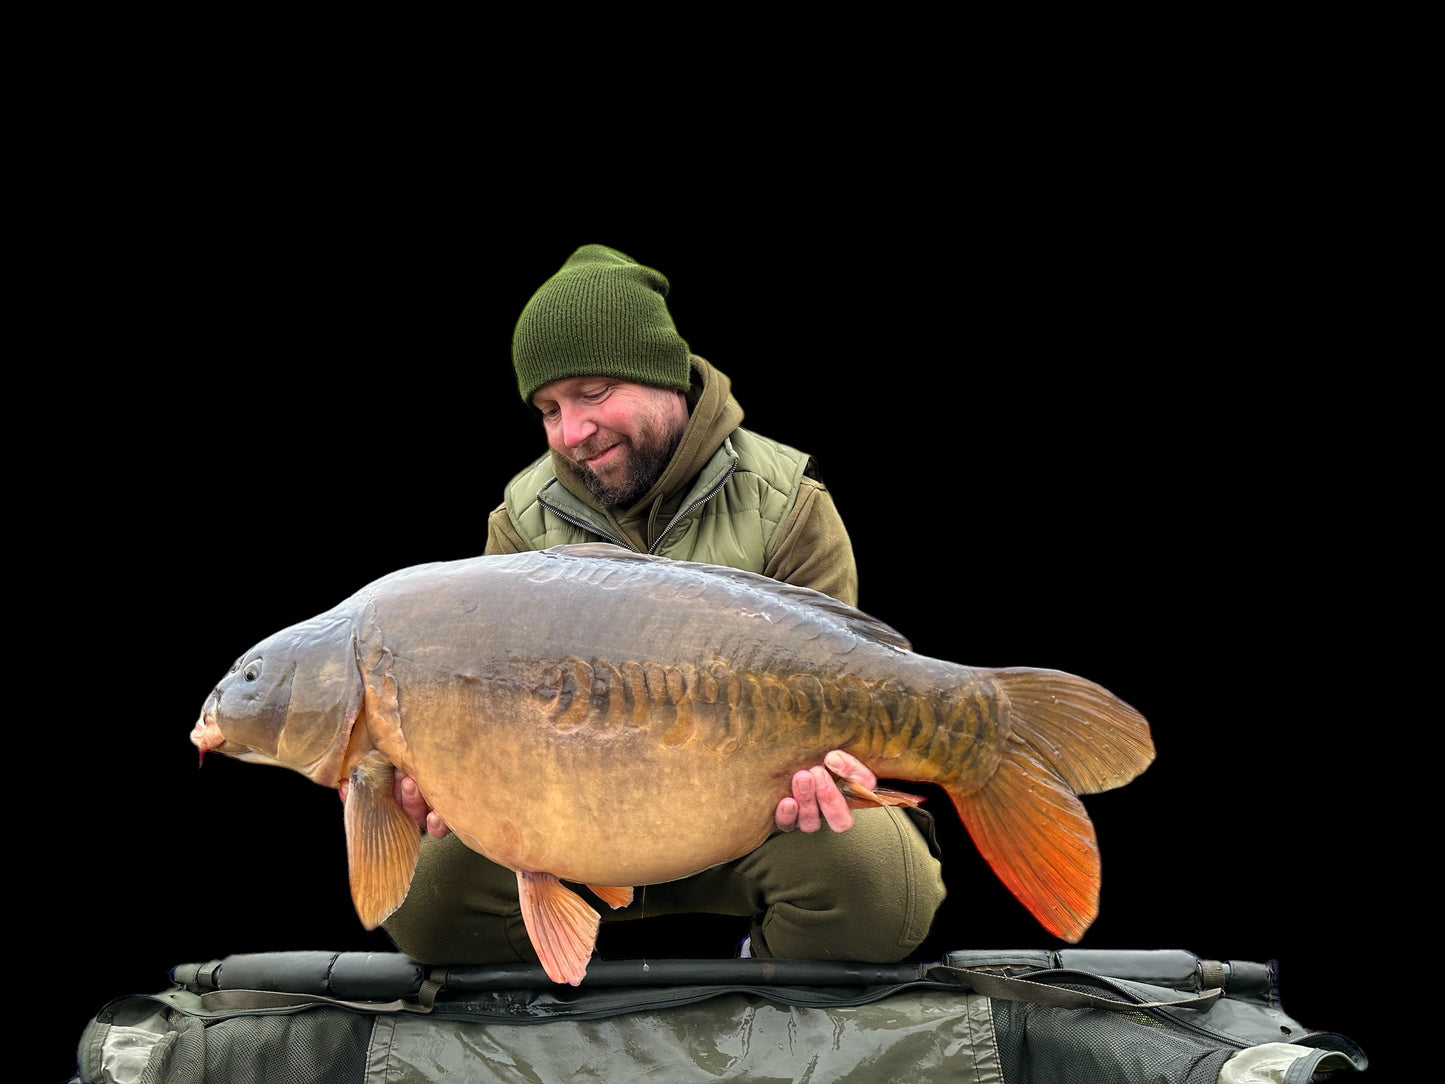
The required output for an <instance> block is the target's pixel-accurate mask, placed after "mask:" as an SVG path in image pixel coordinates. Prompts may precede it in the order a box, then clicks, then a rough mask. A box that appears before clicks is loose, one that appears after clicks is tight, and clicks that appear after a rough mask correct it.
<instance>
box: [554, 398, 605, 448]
mask: <svg viewBox="0 0 1445 1084" xmlns="http://www.w3.org/2000/svg"><path fill="white" fill-rule="evenodd" d="M561 413H562V444H563V446H564V447H567V448H575V447H577V445H579V444H581V443H582V442H583V441H584V440H586V439H587V438H588V437H590V436H591V435H592V434H593V433H595V432H597V423H596V422H595V421H593V420H592V413H591V411H589V410H587V409H586V408H585V407H577V406H564V407H562V408H561Z"/></svg>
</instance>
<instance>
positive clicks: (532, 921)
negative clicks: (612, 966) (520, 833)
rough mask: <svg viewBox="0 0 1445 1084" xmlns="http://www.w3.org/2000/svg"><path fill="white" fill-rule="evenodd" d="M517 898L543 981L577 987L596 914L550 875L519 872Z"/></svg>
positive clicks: (592, 942) (590, 945)
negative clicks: (535, 951) (540, 965)
mask: <svg viewBox="0 0 1445 1084" xmlns="http://www.w3.org/2000/svg"><path fill="white" fill-rule="evenodd" d="M628 891H629V894H630V892H631V890H630V889H629V890H628ZM517 896H518V897H519V898H520V900H521V903H522V922H523V923H524V924H525V925H526V927H527V936H528V937H529V938H531V940H532V947H533V948H534V949H536V950H537V958H538V959H539V960H541V961H542V968H543V970H544V971H546V972H547V977H548V978H549V979H551V980H552V981H553V982H565V983H568V984H569V985H572V986H578V985H580V984H581V982H582V977H583V976H584V975H586V974H587V962H588V961H589V960H590V959H592V950H593V948H594V947H596V945H597V927H598V924H599V921H600V920H599V918H598V916H597V912H596V911H594V910H592V908H591V907H589V906H587V901H586V900H584V899H583V898H582V897H581V896H579V895H577V893H575V892H573V891H572V890H571V889H570V888H567V887H566V886H564V885H563V884H562V882H561V881H559V880H557V878H556V877H554V876H552V874H550V873H531V872H529V871H527V870H522V869H519V870H518V871H517Z"/></svg>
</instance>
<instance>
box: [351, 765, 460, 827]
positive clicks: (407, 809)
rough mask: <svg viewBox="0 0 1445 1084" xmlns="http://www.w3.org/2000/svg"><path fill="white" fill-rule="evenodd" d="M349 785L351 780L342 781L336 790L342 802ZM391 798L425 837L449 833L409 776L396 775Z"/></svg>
mask: <svg viewBox="0 0 1445 1084" xmlns="http://www.w3.org/2000/svg"><path fill="white" fill-rule="evenodd" d="M350 783H351V780H349V779H343V780H342V781H341V786H339V787H337V788H336V789H337V791H338V792H339V793H340V794H341V800H342V801H343V802H344V801H346V795H347V792H348V791H349V790H350V789H351V788H350ZM391 796H392V797H393V798H395V799H396V804H397V805H399V806H401V809H402V812H403V813H405V814H406V815H407V816H408V817H410V818H411V819H412V820H413V821H415V822H416V826H417V828H418V829H419V830H420V829H425V830H426V833H427V835H429V836H436V837H437V839H441V838H442V836H444V835H446V834H447V833H448V832H450V831H451V829H450V828H448V827H447V826H446V824H445V823H444V822H443V821H442V819H441V818H440V817H439V816H437V815H436V814H435V813H433V812H432V808H431V806H429V805H427V800H426V799H425V798H423V797H422V793H421V788H420V787H418V786H417V785H416V780H415V779H413V778H412V777H411V776H409V775H398V776H397V777H396V779H395V780H394V781H393V782H392V784H391Z"/></svg>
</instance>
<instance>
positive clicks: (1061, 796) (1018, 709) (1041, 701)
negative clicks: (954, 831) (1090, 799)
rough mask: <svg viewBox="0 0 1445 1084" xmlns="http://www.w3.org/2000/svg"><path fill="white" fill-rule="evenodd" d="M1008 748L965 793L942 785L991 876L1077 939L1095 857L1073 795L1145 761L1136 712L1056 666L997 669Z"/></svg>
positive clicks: (1145, 741)
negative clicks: (981, 781)
mask: <svg viewBox="0 0 1445 1084" xmlns="http://www.w3.org/2000/svg"><path fill="white" fill-rule="evenodd" d="M990 676H991V677H992V678H993V679H994V681H996V682H997V685H998V689H999V693H998V696H999V700H1000V706H1001V708H1002V715H1003V716H1004V717H1005V718H1006V721H1007V726H1008V730H1007V732H1008V735H1009V737H1008V747H1007V750H1006V752H1005V754H1004V758H1003V760H1002V762H1001V763H1000V764H999V766H998V769H997V770H996V771H995V772H994V773H993V775H992V776H991V777H990V778H989V779H988V780H987V781H986V782H985V783H984V784H983V786H981V787H979V788H978V789H977V790H974V791H971V792H970V793H966V794H964V793H960V792H959V791H958V790H956V789H954V788H953V787H952V786H946V787H945V789H947V790H948V792H949V797H950V798H952V800H953V804H954V806H955V807H956V808H957V809H958V815H959V817H960V818H962V820H963V823H964V825H965V826H966V827H967V828H968V832H969V835H970V836H972V837H973V842H974V844H975V845H976V846H977V847H978V849H979V852H980V853H981V854H982V855H983V856H984V858H985V859H986V860H987V861H988V864H989V866H990V867H992V869H993V871H994V873H996V874H997V875H998V878H999V880H1001V881H1002V882H1003V883H1004V884H1005V885H1007V886H1008V889H1009V891H1010V892H1012V893H1013V894H1014V895H1015V896H1016V897H1018V899H1019V901H1020V902H1022V903H1023V905H1024V906H1025V907H1027V908H1028V909H1029V911H1031V912H1032V913H1033V915H1034V917H1035V918H1037V919H1038V920H1039V922H1040V923H1042V924H1043V926H1044V928H1045V929H1047V930H1048V931H1049V932H1050V933H1053V934H1055V935H1056V936H1058V937H1061V938H1063V939H1064V940H1065V941H1068V942H1070V943H1073V942H1077V941H1079V940H1080V939H1081V938H1082V937H1083V936H1084V933H1085V931H1086V930H1087V929H1088V928H1089V926H1090V925H1091V924H1092V923H1093V921H1094V919H1095V918H1097V917H1098V913H1099V886H1100V861H1099V846H1098V841H1097V840H1096V838H1095V836H1094V825H1093V822H1092V821H1090V820H1089V815H1088V813H1087V812H1086V811H1085V810H1084V806H1083V803H1082V802H1080V801H1079V799H1078V798H1077V797H1076V795H1078V794H1093V793H1097V792H1099V791H1103V790H1110V789H1112V788H1114V787H1118V786H1122V785H1123V784H1124V783H1127V782H1129V780H1131V779H1133V778H1134V777H1135V776H1137V775H1138V774H1139V773H1140V772H1142V771H1143V770H1144V769H1145V768H1147V767H1148V766H1149V764H1150V762H1151V761H1152V760H1153V759H1154V744H1153V741H1152V739H1151V737H1150V735H1149V724H1148V722H1147V721H1145V719H1144V717H1143V716H1142V715H1140V714H1139V712H1137V711H1135V710H1134V709H1133V708H1132V707H1130V706H1129V705H1128V704H1126V703H1124V702H1123V701H1122V700H1120V699H1118V698H1117V697H1115V696H1114V695H1113V694H1112V693H1110V692H1109V691H1108V690H1106V689H1104V688H1102V687H1100V686H1098V685H1095V684H1094V683H1093V682H1091V681H1087V680H1085V679H1084V678H1081V677H1077V676H1076V675H1074V674H1066V673H1063V672H1061V671H1056V670H1029V669H1013V670H998V671H994V672H992V674H991V675H990Z"/></svg>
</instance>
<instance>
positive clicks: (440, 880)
mask: <svg viewBox="0 0 1445 1084" xmlns="http://www.w3.org/2000/svg"><path fill="white" fill-rule="evenodd" d="M920 824H921V825H923V827H924V830H923V831H920V827H919V825H920ZM931 828H932V824H931V821H930V820H928V819H927V817H926V815H920V814H917V813H914V814H909V813H905V812H904V811H903V810H901V809H896V808H884V809H877V808H875V809H860V810H855V811H854V813H853V827H852V828H850V829H848V830H847V831H846V832H831V831H829V830H828V829H827V828H826V827H824V828H823V829H822V830H820V831H818V832H812V833H805V832H774V833H773V835H771V836H770V837H768V839H767V840H765V841H764V842H763V844H762V845H761V846H759V847H758V848H757V849H756V850H754V851H753V852H752V853H750V854H748V855H745V856H744V857H742V858H740V859H738V860H737V861H736V862H729V863H726V864H724V865H721V866H715V867H714V868H712V869H709V870H705V871H703V872H702V873H699V874H696V875H694V876H692V877H686V878H683V879H682V880H678V881H669V882H667V883H665V884H655V885H647V886H645V887H642V888H638V889H637V891H636V893H635V895H634V898H633V902H632V903H631V904H629V905H628V906H627V907H624V908H619V909H618V910H613V909H611V908H610V907H608V906H607V905H606V904H604V903H602V902H601V901H599V900H596V899H595V898H593V897H592V895H591V893H590V892H588V891H587V890H586V889H585V888H579V891H580V892H581V893H582V895H583V896H584V898H586V899H588V901H589V902H590V903H592V905H593V907H595V908H596V909H597V911H598V912H599V913H600V914H601V916H602V919H603V921H606V922H612V921H625V920H629V919H640V918H648V917H653V916H658V915H677V914H713V915H736V916H743V917H748V918H750V919H751V921H752V931H751V937H752V945H751V952H752V955H754V956H758V957H781V958H786V959H800V960H829V959H837V960H859V961H865V962H869V963H891V962H894V961H898V960H902V959H903V958H904V957H906V956H907V955H908V954H909V953H910V952H912V951H913V950H914V949H915V948H917V947H918V946H919V945H920V944H921V943H922V941H923V939H924V938H925V937H927V936H928V931H929V927H930V926H931V925H932V923H933V916H934V914H935V913H936V912H937V910H938V908H939V905H940V904H942V903H943V897H944V886H943V876H942V869H941V866H940V864H939V860H938V856H937V845H936V843H935V841H934V839H933V836H932V831H931ZM925 833H926V834H925ZM569 887H574V888H576V887H578V886H569ZM383 926H384V928H385V930H386V932H387V934H388V935H389V936H390V937H391V939H392V940H393V941H395V942H396V946H397V948H399V949H400V950H401V951H402V952H404V953H406V954H407V955H408V956H410V957H412V959H415V960H419V961H421V962H423V963H433V964H442V963H457V964H462V963H510V962H513V961H519V960H520V961H535V960H536V959H537V954H536V952H535V951H534V950H533V949H532V945H531V942H530V941H529V940H528V937H527V931H526V927H525V926H524V925H523V923H522V912H521V907H520V905H519V904H518V902H517V875H516V874H515V873H514V872H513V871H512V870H509V869H507V868H506V867H504V866H499V865H497V864H496V863H494V862H492V861H490V860H488V859H486V858H483V857H482V856H481V855H479V854H477V853H476V852H474V851H472V850H469V849H468V848H467V847H466V846H465V845H463V844H462V843H461V842H460V841H458V840H457V838H456V837H455V836H446V837H444V838H442V839H434V838H432V837H431V836H426V837H423V840H422V849H421V858H420V860H419V862H418V864H417V869H416V874H415V876H414V877H413V879H412V886H411V892H410V893H409V894H408V895H407V897H406V899H405V901H403V903H402V905H401V907H400V908H398V909H397V910H396V911H395V912H394V913H393V914H392V915H391V917H390V918H388V919H387V920H386V922H385V923H384V924H383Z"/></svg>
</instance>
